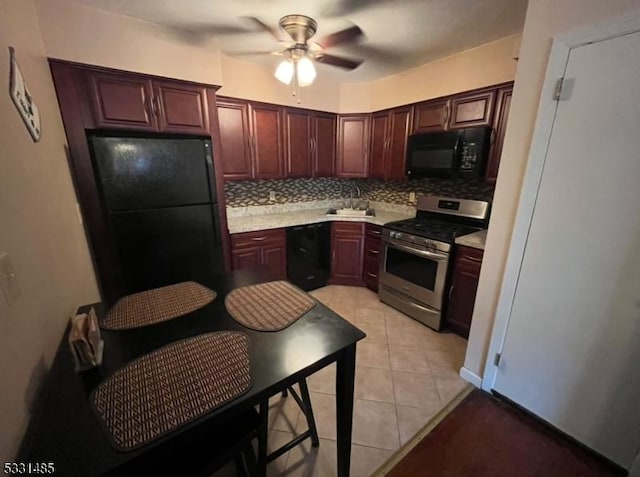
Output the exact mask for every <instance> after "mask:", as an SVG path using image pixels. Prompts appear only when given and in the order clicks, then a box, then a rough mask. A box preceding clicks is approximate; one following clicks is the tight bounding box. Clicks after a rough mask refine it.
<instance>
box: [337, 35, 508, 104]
mask: <svg viewBox="0 0 640 477" xmlns="http://www.w3.org/2000/svg"><path fill="white" fill-rule="evenodd" d="M519 41H520V35H513V36H508V37H506V38H501V39H499V40H496V41H492V42H491V43H486V44H484V45H481V46H478V47H476V48H472V49H470V50H466V51H463V52H461V53H457V54H455V55H451V56H448V57H446V58H441V59H439V60H435V61H432V62H430V63H426V64H424V65H421V66H418V67H416V68H412V69H410V70H407V71H402V72H400V73H398V74H395V75H392V76H388V77H386V78H382V79H379V80H376V81H371V82H368V83H344V84H342V85H341V87H340V112H343V113H348V112H369V111H379V110H381V109H386V108H390V107H393V106H398V105H401V104H409V103H415V102H418V101H422V100H425V99H431V98H437V97H439V96H447V95H450V94H455V93H459V92H460V91H468V90H470V89H475V88H481V87H483V86H488V85H493V84H497V83H504V82H506V81H512V80H513V78H514V77H515V73H516V67H517V61H516V60H514V59H513V56H514V53H515V52H517V51H516V50H517V46H518V43H519Z"/></svg>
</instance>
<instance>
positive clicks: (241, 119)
mask: <svg viewBox="0 0 640 477" xmlns="http://www.w3.org/2000/svg"><path fill="white" fill-rule="evenodd" d="M217 110H218V122H219V124H220V147H221V150H222V154H221V162H222V174H223V177H224V178H225V179H226V180H242V179H251V178H252V177H253V173H252V170H251V144H250V141H251V136H250V131H249V104H248V103H247V102H246V101H234V100H230V99H227V98H225V99H218V102H217Z"/></svg>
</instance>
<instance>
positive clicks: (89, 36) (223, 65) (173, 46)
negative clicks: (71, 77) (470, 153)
mask: <svg viewBox="0 0 640 477" xmlns="http://www.w3.org/2000/svg"><path fill="white" fill-rule="evenodd" d="M36 5H37V9H38V14H39V17H40V27H41V30H42V36H43V38H44V43H45V47H46V50H47V55H48V56H50V57H54V58H60V59H65V60H70V61H77V62H79V63H88V64H96V65H101V66H108V67H112V68H119V69H124V70H129V71H136V72H140V73H147V74H154V75H158V76H166V77H169V78H177V79H185V80H191V81H200V82H203V83H209V84H216V85H220V86H222V88H221V89H220V91H219V93H220V94H221V95H225V96H231V97H236V98H244V99H252V100H257V101H265V102H269V103H275V104H283V105H289V106H300V107H303V108H309V109H319V110H324V111H332V112H341V113H352V112H369V111H376V110H379V109H383V108H388V107H392V106H397V105H401V104H407V103H411V102H414V101H420V100H424V99H429V98H435V97H437V96H442V95H447V94H452V93H457V92H460V91H465V90H469V89H473V88H479V87H482V86H488V85H492V84H496V83H501V82H504V81H511V80H513V78H514V75H515V69H516V62H515V61H514V60H513V59H512V54H513V51H514V44H515V43H516V42H517V41H518V39H519V35H515V36H510V37H506V38H503V39H500V40H496V41H493V42H491V43H487V44H486V45H481V46H479V47H476V48H473V49H471V50H467V51H465V52H462V53H459V54H456V55H452V56H449V57H447V58H443V59H440V60H437V61H434V62H431V63H428V64H426V65H422V66H419V67H417V68H413V69H411V70H408V71H405V72H402V73H399V74H396V75H393V76H390V77H388V78H383V79H381V80H378V81H373V82H368V83H342V84H338V83H336V82H334V81H332V80H329V79H328V78H327V76H326V75H324V76H323V75H322V68H326V67H325V66H323V65H320V67H319V68H318V69H319V71H318V79H317V80H316V82H315V83H314V84H313V86H311V87H308V88H302V90H301V96H302V103H301V104H300V105H298V104H297V101H296V100H295V99H294V98H293V97H292V96H291V89H290V88H289V87H288V86H286V85H283V84H282V83H280V82H278V81H277V80H276V79H275V78H274V77H273V71H272V69H271V68H265V67H262V66H258V65H256V64H253V63H250V62H247V61H243V60H239V59H237V58H231V57H229V56H226V55H224V54H223V53H222V52H221V50H220V48H219V45H218V43H217V42H216V41H213V40H210V41H203V42H193V41H190V42H189V41H186V40H185V39H184V38H182V37H180V36H178V35H176V34H175V33H174V32H172V31H170V30H167V29H166V28H163V27H161V26H159V25H155V24H152V23H148V22H144V21H140V20H137V19H135V18H131V17H127V16H123V15H118V14H114V13H111V12H106V11H103V10H97V9H95V8H90V7H86V6H83V5H78V4H76V3H72V2H69V1H68V0H56V1H55V2H52V1H49V0H36ZM276 62H277V59H276V58H274V63H273V68H275V65H276Z"/></svg>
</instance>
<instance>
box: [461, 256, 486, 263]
mask: <svg viewBox="0 0 640 477" xmlns="http://www.w3.org/2000/svg"><path fill="white" fill-rule="evenodd" d="M460 260H469V261H470V262H475V263H482V259H481V258H476V257H472V256H471V255H463V256H461V257H460Z"/></svg>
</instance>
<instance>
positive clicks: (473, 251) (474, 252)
mask: <svg viewBox="0 0 640 477" xmlns="http://www.w3.org/2000/svg"><path fill="white" fill-rule="evenodd" d="M457 249H458V255H457V257H456V263H460V264H461V265H463V266H470V267H473V268H477V269H478V270H479V269H480V267H481V266H482V257H483V255H484V251H483V250H478V249H477V248H472V247H465V246H464V245H457Z"/></svg>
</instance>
